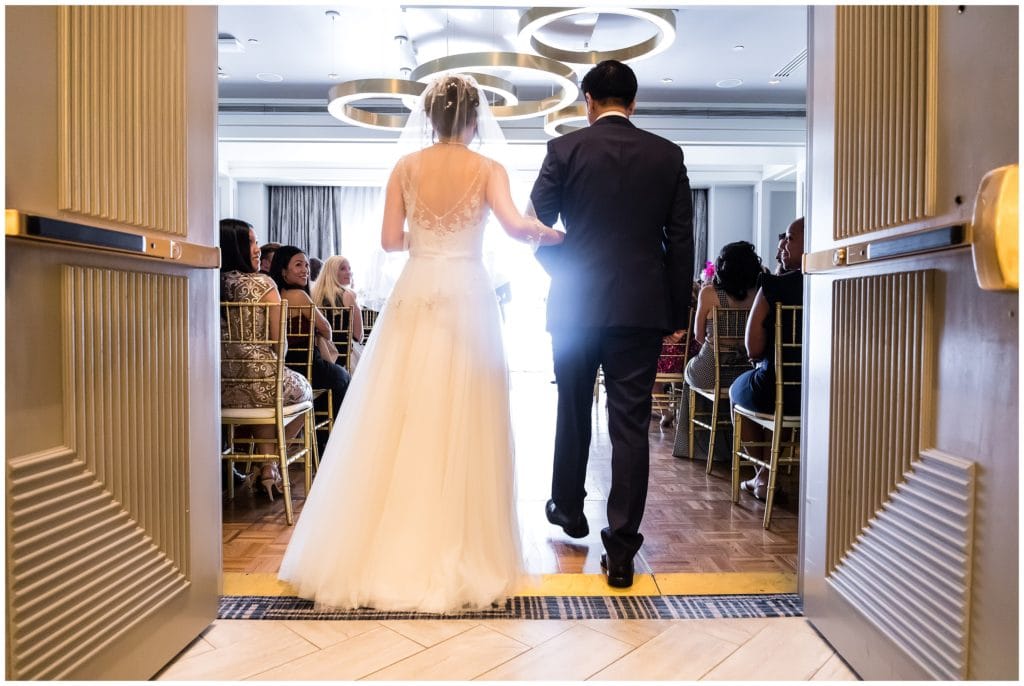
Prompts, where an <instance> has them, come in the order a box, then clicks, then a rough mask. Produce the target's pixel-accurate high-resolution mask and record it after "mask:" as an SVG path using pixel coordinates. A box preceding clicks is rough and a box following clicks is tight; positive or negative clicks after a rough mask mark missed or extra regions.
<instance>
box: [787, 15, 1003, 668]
mask: <svg viewBox="0 0 1024 686" xmlns="http://www.w3.org/2000/svg"><path fill="white" fill-rule="evenodd" d="M1017 11H1018V10H1017V8H1016V7H981V6H972V5H968V6H965V7H962V8H958V7H957V6H951V5H946V6H931V7H929V6H863V7H854V6H841V7H822V6H816V7H814V8H812V10H811V26H810V28H811V31H810V36H811V72H810V73H811V77H810V83H809V101H810V136H811V139H810V155H809V159H810V169H811V180H810V193H809V199H810V207H809V221H808V235H807V246H808V251H809V253H810V254H809V255H807V257H806V258H805V272H806V273H807V274H808V276H807V279H806V283H807V284H808V285H807V290H806V293H805V298H806V303H805V304H806V305H807V306H808V311H809V313H810V316H809V317H806V318H805V325H806V327H807V328H806V330H805V336H806V338H805V340H806V341H807V342H808V344H807V345H805V351H806V362H805V373H806V374H807V377H806V378H805V391H804V408H805V417H804V422H805V431H804V445H803V453H802V454H803V455H804V473H803V479H804V484H803V494H804V496H805V497H804V500H803V502H802V503H801V507H802V511H801V521H802V534H801V551H802V552H801V558H802V560H801V563H802V570H801V571H802V594H803V598H804V606H805V613H806V615H807V617H808V618H809V620H810V621H811V622H812V623H813V624H814V626H815V627H816V628H817V629H818V630H819V631H820V632H821V633H822V634H823V635H824V636H825V638H826V639H827V640H829V642H831V643H832V645H833V646H834V647H835V648H836V650H837V651H838V652H839V653H840V654H841V655H842V657H843V658H844V659H845V660H846V661H847V662H848V663H849V664H850V665H851V666H852V667H853V668H854V669H855V670H856V671H857V672H858V674H859V675H860V676H861V677H862V678H864V679H942V680H952V679H1016V678H1017V676H1018V664H1017V660H1018V657H1017V651H1018V625H1017V613H1018V610H1017V607H1018V578H1017V577H1018V565H1017V541H1018V530H1017V517H1018V515H1017V513H1018V478H1019V470H1018V464H1017V454H1018V427H1017V415H1018V411H1017V408H1018V388H1017V377H1018V366H1017V359H1018V340H1017V329H1018V323H1017V317H1018V298H1017V292H1016V289H1015V288H1014V289H1013V290H1008V291H990V290H982V289H981V288H980V287H979V285H978V283H979V282H978V280H977V279H976V277H975V269H974V263H973V260H972V251H974V252H977V251H979V250H981V249H983V245H984V244H985V243H986V241H983V240H982V236H983V234H984V232H986V231H988V230H990V227H989V226H988V225H987V224H985V223H983V222H978V223H974V222H973V217H974V214H973V213H974V210H975V197H976V193H977V191H978V189H979V184H980V183H981V181H982V178H983V176H985V174H986V173H987V172H989V171H990V170H993V169H996V168H1000V167H1004V166H1005V165H1015V164H1016V163H1017V146H1018V140H1017V128H1018V113H1017V42H1018V37H1017V26H1018V18H1017ZM1014 185H1015V184H1014ZM1015 197H1016V196H1015V195H1014V198H1015ZM1014 212H1016V208H1015V207H1014ZM1015 230H1016V229H1015ZM1014 259H1015V258H1014Z"/></svg>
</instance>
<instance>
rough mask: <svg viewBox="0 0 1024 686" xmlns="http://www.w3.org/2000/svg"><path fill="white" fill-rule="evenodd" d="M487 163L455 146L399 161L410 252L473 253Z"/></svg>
mask: <svg viewBox="0 0 1024 686" xmlns="http://www.w3.org/2000/svg"><path fill="white" fill-rule="evenodd" d="M488 162H489V160H488V159H487V158H485V157H483V156H481V155H478V154H476V153H473V152H471V151H469V150H467V149H466V148H465V147H464V146H461V145H444V144H441V145H436V146H433V147H431V148H427V149H426V150H422V151H420V152H418V153H414V154H412V155H409V156H408V157H405V158H403V160H402V170H401V171H402V174H401V179H402V195H403V198H404V200H405V207H406V213H407V220H408V223H409V230H410V234H411V239H412V244H411V246H410V250H411V253H412V254H416V252H417V250H419V249H427V250H430V249H432V248H441V249H445V250H446V251H455V252H463V251H469V252H471V253H474V254H479V248H480V244H481V238H482V229H483V224H484V219H485V218H486V214H487V205H486V202H485V193H486V186H487V177H488V171H489V164H488Z"/></svg>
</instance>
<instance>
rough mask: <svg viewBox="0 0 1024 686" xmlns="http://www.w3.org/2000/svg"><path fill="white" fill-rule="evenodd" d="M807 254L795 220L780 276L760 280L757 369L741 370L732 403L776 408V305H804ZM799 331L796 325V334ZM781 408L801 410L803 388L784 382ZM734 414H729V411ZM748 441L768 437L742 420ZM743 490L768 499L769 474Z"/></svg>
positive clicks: (753, 335)
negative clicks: (783, 269) (804, 264)
mask: <svg viewBox="0 0 1024 686" xmlns="http://www.w3.org/2000/svg"><path fill="white" fill-rule="evenodd" d="M803 252H804V220H803V217H801V218H799V219H797V220H795V221H794V222H793V223H792V224H790V225H789V229H788V230H787V231H786V239H785V241H784V242H783V248H782V261H783V266H784V267H785V271H784V272H783V273H782V274H780V275H772V274H766V275H765V276H763V277H762V278H761V284H760V288H759V289H758V291H757V295H756V296H755V297H754V306H753V307H752V308H751V310H750V317H749V318H748V319H747V331H746V345H747V354H748V355H749V356H750V360H751V362H755V363H756V365H757V366H756V367H755V368H754V369H752V370H750V371H749V372H745V373H743V374H740V375H739V376H738V377H737V378H736V381H734V382H733V384H732V386H730V387H729V400H730V402H731V403H732V404H733V405H742V406H743V407H745V408H747V409H750V410H754V411H755V412H765V413H769V414H770V413H773V412H775V359H774V349H775V304H776V303H782V304H783V305H801V304H803V299H804V281H803V279H804V276H803V273H802V272H801V271H800V267H801V265H800V259H801V257H802V256H803ZM799 334H800V329H799V328H798V329H797V335H799ZM782 407H783V412H785V413H786V414H800V387H799V386H786V390H785V395H784V396H783V398H782ZM730 415H731V413H730ZM740 438H741V439H742V440H744V441H764V440H765V432H764V429H762V428H761V427H760V426H758V425H757V424H754V423H753V422H744V423H743V435H742V436H741V437H740ZM750 454H751V455H754V456H755V457H761V456H762V455H763V449H762V448H760V447H751V449H750ZM740 485H741V487H742V488H743V490H745V491H747V492H748V493H752V494H753V495H754V497H755V498H757V499H758V500H764V499H765V497H766V496H767V490H768V474H767V470H766V469H764V468H763V467H761V468H758V470H757V473H756V474H755V475H754V478H753V479H750V480H749V481H744V482H743V483H742V484H740Z"/></svg>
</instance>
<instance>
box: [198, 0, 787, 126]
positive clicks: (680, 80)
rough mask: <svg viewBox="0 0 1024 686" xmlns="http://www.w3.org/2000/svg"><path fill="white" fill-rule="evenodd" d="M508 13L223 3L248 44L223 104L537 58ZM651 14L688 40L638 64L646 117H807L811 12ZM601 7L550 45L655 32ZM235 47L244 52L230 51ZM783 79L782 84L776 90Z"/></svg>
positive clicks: (545, 90)
mask: <svg viewBox="0 0 1024 686" xmlns="http://www.w3.org/2000/svg"><path fill="white" fill-rule="evenodd" d="M485 5H486V6H485ZM497 5H498V3H493V2H491V3H488V2H478V3H476V4H475V6H466V5H465V4H462V5H461V6H455V5H450V6H439V5H437V4H436V3H410V4H403V5H397V4H394V3H378V4H373V5H370V3H348V4H345V5H304V6H298V5H287V6H279V5H257V6H249V5H222V6H220V8H219V21H218V24H219V32H220V34H221V35H222V38H223V37H224V36H225V35H228V36H233V37H234V38H236V39H237V44H234V43H232V41H230V40H226V41H221V43H222V50H221V51H220V53H219V68H220V70H221V71H222V72H223V74H224V76H223V77H222V78H221V79H220V80H219V95H220V97H221V99H222V104H223V103H224V102H225V101H235V102H240V101H242V100H240V99H244V100H247V101H258V102H272V101H296V100H301V101H311V102H315V103H322V104H323V105H324V106H325V107H326V103H327V93H328V90H329V89H330V88H331V86H333V85H336V84H338V83H341V82H345V81H349V80H353V79H366V78H381V77H383V78H403V75H402V73H401V71H400V69H401V68H402V67H403V66H406V67H415V66H416V65H417V64H421V63H423V62H424V61H428V60H432V59H435V58H438V57H443V56H446V55H453V54H459V53H465V52H481V51H519V52H528V51H529V48H528V47H524V46H523V44H522V43H521V42H517V33H518V24H519V19H520V16H521V15H522V14H523V13H524V12H526V11H527V10H528V9H530V6H518V7H508V6H497ZM643 6H644V7H655V8H659V9H670V10H671V11H672V12H673V14H674V16H675V24H676V31H677V36H676V38H675V40H674V42H673V43H672V44H671V45H670V46H669V47H668V49H667V50H665V51H664V52H661V53H660V54H658V55H655V56H653V57H649V58H641V59H637V60H633V61H630V64H631V66H632V67H633V69H634V71H635V72H636V74H637V77H638V79H639V82H640V84H639V86H640V87H639V92H638V95H637V101H638V106H639V107H640V108H641V111H642V109H643V107H644V106H645V105H647V106H653V105H663V106H675V107H685V106H694V105H698V106H710V107H715V108H727V107H729V106H740V107H746V108H759V109H765V110H773V109H774V110H781V109H790V110H793V109H796V110H799V112H800V114H802V110H803V107H802V105H803V103H804V100H805V93H806V60H805V59H802V56H805V55H806V48H807V35H806V33H807V31H806V24H807V19H806V8H805V7H804V6H794V5H788V6H767V5H744V6H723V5H702V6H681V5H665V4H663V3H658V2H650V3H643ZM588 7H589V6H588ZM601 8H603V10H604V11H603V12H600V13H590V14H589V15H581V16H577V17H574V18H567V19H562V20H560V21H559V22H557V23H554V24H552V25H550V26H549V27H548V28H547V29H546V30H544V32H543V33H541V34H540V36H541V37H542V38H543V39H544V40H545V41H546V42H548V43H550V44H553V45H555V46H556V47H559V48H562V49H566V50H583V49H584V47H583V46H584V44H585V43H586V44H588V46H589V48H590V49H594V50H603V49H613V48H617V47H621V46H622V45H623V44H624V43H636V42H638V41H641V40H644V39H645V38H648V37H651V36H653V35H654V33H655V30H654V29H653V28H652V26H651V25H650V24H649V23H648V22H646V21H643V20H639V19H636V18H633V17H628V16H623V15H620V14H614V13H613V12H612V11H611V6H610V4H609V3H604V4H603V5H600V6H599V7H598V9H601ZM328 10H334V11H337V12H338V16H337V17H336V18H335V19H334V21H333V25H332V20H331V18H329V17H328V16H326V14H325V12H327V11H328ZM398 35H405V36H407V37H408V39H409V41H408V42H407V43H404V42H402V41H396V40H395V36H398ZM520 40H521V39H520ZM224 43H228V44H232V45H234V46H235V49H238V50H240V51H237V52H232V51H225V50H223V44H224ZM738 46H742V47H738ZM794 59H796V65H795V68H793V69H792V70H791V73H790V74H789V75H788V76H784V77H773V75H775V74H776V72H778V71H779V70H781V69H783V68H784V67H785V66H786V65H792V64H793V62H794ZM571 66H573V68H574V70H575V72H576V74H577V76H578V77H580V78H582V75H583V74H584V73H585V72H586V71H587V69H589V65H571ZM492 73H494V74H495V75H496V76H499V77H503V78H509V79H510V80H513V81H514V82H515V83H516V85H517V90H518V93H519V97H520V98H538V97H545V96H547V95H550V94H551V91H552V85H551V83H550V82H548V81H546V80H545V79H537V78H535V77H527V78H525V79H524V78H523V77H521V76H519V77H518V78H513V77H512V75H511V74H503V73H502V72H500V71H496V72H492ZM257 74H276V75H278V76H280V77H281V80H279V81H276V82H266V81H263V80H260V79H258V78H257ZM329 74H334V77H333V78H332V77H329V76H328V75H329ZM264 78H266V77H264ZM531 78H532V79H533V80H530V79H531ZM668 79H671V82H668V81H667V80H668ZM727 79H732V80H735V79H738V80H740V81H741V82H742V83H741V84H740V85H738V86H735V87H732V88H722V87H717V86H716V83H718V82H720V81H723V80H727ZM772 80H777V81H778V83H775V84H771V83H769V82H770V81H772ZM733 83H735V81H733ZM396 104H397V103H396ZM538 119H542V118H538ZM541 124H542V122H539V123H538V126H540V125H541Z"/></svg>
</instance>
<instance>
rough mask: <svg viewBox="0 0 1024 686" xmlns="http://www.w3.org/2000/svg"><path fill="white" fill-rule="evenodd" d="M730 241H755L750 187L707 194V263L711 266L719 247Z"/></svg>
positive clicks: (713, 190)
mask: <svg viewBox="0 0 1024 686" xmlns="http://www.w3.org/2000/svg"><path fill="white" fill-rule="evenodd" d="M733 241H751V242H753V241H754V187H753V186H752V185H751V186H712V187H711V188H710V189H709V190H708V259H709V260H711V261H712V262H714V261H715V258H716V257H717V256H718V253H719V251H721V249H722V246H724V245H725V244H727V243H732V242H733ZM773 254H774V253H773Z"/></svg>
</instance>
